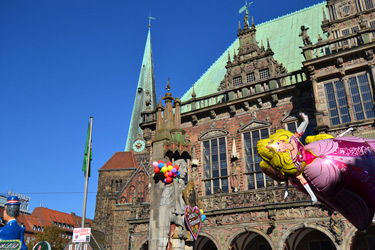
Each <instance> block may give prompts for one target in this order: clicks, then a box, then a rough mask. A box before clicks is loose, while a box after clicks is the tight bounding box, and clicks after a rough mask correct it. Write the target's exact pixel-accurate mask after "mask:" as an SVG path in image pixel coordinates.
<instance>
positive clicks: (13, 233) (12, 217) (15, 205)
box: [0, 196, 27, 250]
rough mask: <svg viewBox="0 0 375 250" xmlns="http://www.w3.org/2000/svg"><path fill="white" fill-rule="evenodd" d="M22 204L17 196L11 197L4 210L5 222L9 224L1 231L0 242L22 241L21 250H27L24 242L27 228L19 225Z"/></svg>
mask: <svg viewBox="0 0 375 250" xmlns="http://www.w3.org/2000/svg"><path fill="white" fill-rule="evenodd" d="M20 205H21V203H20V202H19V199H18V197H17V196H9V197H8V199H7V203H6V204H5V209H4V214H3V216H4V220H5V221H7V224H6V225H5V226H4V227H2V228H1V229H0V240H20V241H21V250H26V249H27V246H26V245H25V242H24V232H25V228H24V227H21V226H19V225H18V223H17V217H18V214H19V210H20Z"/></svg>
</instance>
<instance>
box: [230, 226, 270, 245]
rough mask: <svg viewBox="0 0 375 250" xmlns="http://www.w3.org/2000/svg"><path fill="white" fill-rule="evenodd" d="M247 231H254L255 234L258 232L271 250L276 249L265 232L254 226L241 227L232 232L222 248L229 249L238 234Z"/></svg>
mask: <svg viewBox="0 0 375 250" xmlns="http://www.w3.org/2000/svg"><path fill="white" fill-rule="evenodd" d="M249 232H252V233H256V234H259V235H260V236H262V237H263V238H264V239H265V240H266V241H267V242H268V244H270V246H271V248H272V250H274V249H276V248H275V246H274V244H273V243H272V241H271V238H270V237H269V236H268V235H267V234H266V233H264V232H263V231H261V230H259V229H256V228H249V229H241V230H238V231H237V232H236V233H235V234H233V235H232V236H230V237H229V238H228V240H227V241H226V242H227V244H226V245H225V248H224V249H230V248H229V247H230V245H231V244H232V242H233V240H234V239H235V238H236V237H237V236H238V235H241V234H243V233H249Z"/></svg>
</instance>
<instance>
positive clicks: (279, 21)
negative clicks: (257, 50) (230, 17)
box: [181, 1, 328, 102]
mask: <svg viewBox="0 0 375 250" xmlns="http://www.w3.org/2000/svg"><path fill="white" fill-rule="evenodd" d="M325 5H326V1H324V2H322V3H319V4H316V5H314V6H312V7H308V8H305V9H302V10H299V11H296V12H294V13H291V14H288V15H285V16H282V17H279V18H276V19H273V20H271V21H268V22H265V23H262V24H259V25H256V38H257V41H258V42H259V45H260V44H261V41H262V40H263V44H264V46H265V47H266V46H267V38H268V39H269V41H270V45H271V49H272V50H273V52H274V53H275V55H274V58H275V59H276V60H277V61H278V62H279V63H282V64H283V66H284V67H285V68H286V69H287V70H288V72H292V71H295V70H299V69H301V67H302V61H303V60H304V58H303V56H302V54H301V52H302V50H301V49H300V48H299V47H300V46H303V42H302V38H301V37H299V34H300V32H301V26H302V25H305V26H307V27H308V28H309V30H308V31H307V33H308V35H309V36H310V39H311V42H312V43H313V44H314V43H316V42H317V41H318V34H320V36H321V37H322V38H323V31H322V29H321V27H320V26H321V24H322V21H323V11H322V8H323V7H324V8H325ZM325 12H326V13H328V11H327V10H326V11H325ZM254 22H256V20H254ZM242 26H243V23H242ZM235 32H237V31H236V30H234V31H233V36H235V35H236V33H235ZM237 48H238V39H236V40H235V41H234V42H233V43H232V44H231V45H230V46H229V48H228V49H227V50H226V51H225V52H224V53H223V54H222V55H221V56H220V57H219V58H218V59H217V60H216V62H214V63H213V64H212V65H211V66H210V68H209V69H208V70H207V71H206V72H205V73H204V74H203V75H202V76H201V77H200V78H199V79H198V80H197V81H196V82H195V84H194V85H195V87H194V90H195V93H196V98H199V97H202V96H206V95H210V94H213V93H216V92H217V88H218V86H219V85H220V82H221V81H222V80H223V79H224V75H225V72H226V69H225V65H226V63H227V60H228V51H229V52H230V54H231V56H233V51H234V50H236V53H237ZM191 93H192V87H191V88H190V89H189V90H188V91H187V92H186V93H185V94H184V95H183V96H182V98H181V101H182V102H184V101H187V100H189V99H190V98H191Z"/></svg>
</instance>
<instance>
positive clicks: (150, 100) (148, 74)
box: [125, 16, 156, 151]
mask: <svg viewBox="0 0 375 250" xmlns="http://www.w3.org/2000/svg"><path fill="white" fill-rule="evenodd" d="M151 19H155V18H153V17H151V16H150V17H149V21H151ZM155 108H156V94H155V76H154V62H153V59H152V49H151V25H150V23H149V28H148V34H147V39H146V46H145V51H144V53H143V60H142V66H141V72H140V74H139V79H138V86H137V92H136V94H135V100H134V106H133V113H132V117H131V120H130V125H129V131H128V138H127V140H126V146H125V151H130V149H131V148H132V144H133V143H134V141H135V140H136V138H137V136H138V135H139V134H140V135H142V130H141V128H140V127H139V124H140V123H141V122H142V117H141V113H142V112H144V111H147V110H150V111H151V110H155Z"/></svg>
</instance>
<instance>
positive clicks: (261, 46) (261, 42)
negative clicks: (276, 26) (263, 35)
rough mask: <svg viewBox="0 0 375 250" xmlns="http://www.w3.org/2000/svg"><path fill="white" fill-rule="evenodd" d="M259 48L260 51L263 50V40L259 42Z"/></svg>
mask: <svg viewBox="0 0 375 250" xmlns="http://www.w3.org/2000/svg"><path fill="white" fill-rule="evenodd" d="M260 44H261V45H260V48H261V49H262V50H264V45H263V40H260Z"/></svg>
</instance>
